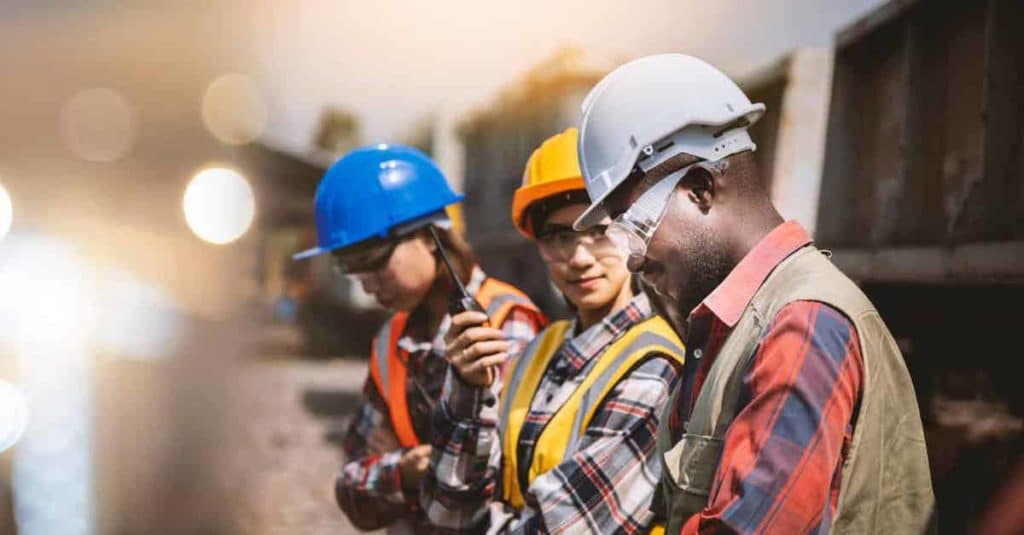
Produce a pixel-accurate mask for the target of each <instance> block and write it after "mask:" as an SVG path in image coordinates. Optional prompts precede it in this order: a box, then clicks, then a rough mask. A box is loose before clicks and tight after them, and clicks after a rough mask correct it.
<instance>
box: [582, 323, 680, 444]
mask: <svg viewBox="0 0 1024 535" xmlns="http://www.w3.org/2000/svg"><path fill="white" fill-rule="evenodd" d="M640 350H645V351H646V353H648V354H649V353H654V352H658V351H661V352H664V353H667V354H672V353H675V354H677V355H682V354H683V353H684V351H683V348H682V347H681V346H679V344H677V343H675V342H673V341H672V340H669V339H668V338H665V337H664V336H660V335H658V334H655V333H652V332H645V333H643V334H641V335H640V336H638V337H636V339H635V340H633V341H632V342H631V343H630V344H629V345H627V346H626V347H624V348H622V352H621V353H619V354H618V356H616V358H615V361H614V362H613V363H612V364H611V365H609V366H608V367H607V368H605V370H604V372H602V373H601V375H600V377H598V378H597V380H596V381H594V383H593V384H592V385H591V386H590V388H589V389H587V391H586V392H585V393H584V394H583V399H581V400H580V404H579V408H578V409H577V410H576V417H575V418H574V419H573V422H572V430H571V433H570V435H569V443H568V446H566V449H565V451H566V454H567V455H571V454H572V452H573V451H575V450H576V445H577V444H578V443H579V439H580V433H582V432H583V430H584V429H585V428H586V424H588V423H589V422H588V421H585V420H584V418H586V419H587V420H589V419H590V416H591V414H593V412H594V411H596V410H597V407H598V405H600V404H601V402H602V401H604V396H605V390H606V389H607V388H608V387H609V386H613V385H609V384H608V383H609V382H610V381H611V380H612V378H613V377H615V376H617V375H619V372H620V369H621V368H622V366H623V364H625V363H626V361H628V360H630V359H631V358H632V357H633V355H634V353H636V352H637V351H640ZM642 356H644V355H641V357H642Z"/></svg>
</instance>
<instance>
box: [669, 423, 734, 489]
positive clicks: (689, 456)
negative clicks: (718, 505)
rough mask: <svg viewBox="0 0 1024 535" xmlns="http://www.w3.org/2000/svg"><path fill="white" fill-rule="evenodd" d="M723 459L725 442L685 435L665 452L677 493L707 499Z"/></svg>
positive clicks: (670, 477)
mask: <svg viewBox="0 0 1024 535" xmlns="http://www.w3.org/2000/svg"><path fill="white" fill-rule="evenodd" d="M721 456H722V439H720V438H716V437H712V436H707V435H695V434H690V433H686V434H684V435H683V438H682V439H681V440H680V441H679V442H677V443H676V445H675V446H673V447H672V449H670V450H668V451H666V452H665V454H664V458H663V461H664V463H665V470H666V471H667V472H668V479H669V480H670V481H671V482H672V483H673V484H674V485H675V487H676V488H677V489H679V490H681V491H683V492H686V493H690V494H696V495H698V496H701V497H703V498H704V499H706V498H707V497H708V495H709V494H711V481H712V479H713V478H714V477H715V472H716V471H717V470H718V461H719V459H720V458H721Z"/></svg>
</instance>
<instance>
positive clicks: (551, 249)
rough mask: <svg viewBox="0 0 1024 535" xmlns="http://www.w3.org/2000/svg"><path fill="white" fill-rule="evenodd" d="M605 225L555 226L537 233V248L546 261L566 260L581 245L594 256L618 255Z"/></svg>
mask: <svg viewBox="0 0 1024 535" xmlns="http://www.w3.org/2000/svg"><path fill="white" fill-rule="evenodd" d="M607 228H608V226H607V225H595V226H593V227H590V228H588V229H585V230H573V229H572V227H568V226H566V227H555V228H552V229H550V230H546V231H544V232H542V233H541V234H539V235H537V250H538V251H539V252H540V256H541V258H543V259H544V261H546V262H568V261H569V259H571V258H572V256H573V254H575V253H576V248H577V247H579V246H580V245H582V246H583V247H585V248H586V249H587V251H588V252H589V253H590V254H591V255H593V256H594V258H603V257H606V256H616V255H619V250H618V248H616V247H615V244H614V243H613V242H612V241H611V240H609V239H608V236H606V235H605V230H606V229H607Z"/></svg>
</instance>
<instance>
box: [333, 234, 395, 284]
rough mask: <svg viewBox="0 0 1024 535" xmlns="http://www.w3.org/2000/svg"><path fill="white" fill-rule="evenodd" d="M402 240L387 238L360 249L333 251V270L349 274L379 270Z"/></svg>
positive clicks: (356, 274)
mask: <svg viewBox="0 0 1024 535" xmlns="http://www.w3.org/2000/svg"><path fill="white" fill-rule="evenodd" d="M402 241H403V240H399V239H394V240H388V241H386V242H384V243H381V244H376V245H374V246H371V247H368V248H366V249H363V250H360V251H354V252H344V253H335V254H334V270H335V271H336V272H337V273H338V274H339V275H351V276H358V275H366V274H368V273H375V272H377V271H380V270H381V269H383V268H384V267H385V266H387V265H388V262H390V261H391V255H392V254H394V252H395V249H396V248H398V244H399V243H401V242H402Z"/></svg>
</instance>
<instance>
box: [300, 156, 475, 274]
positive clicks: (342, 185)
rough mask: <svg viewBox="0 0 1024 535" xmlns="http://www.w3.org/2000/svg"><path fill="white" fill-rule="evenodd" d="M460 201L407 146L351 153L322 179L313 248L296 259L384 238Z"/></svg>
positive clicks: (437, 171)
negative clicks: (396, 228) (315, 244)
mask: <svg viewBox="0 0 1024 535" xmlns="http://www.w3.org/2000/svg"><path fill="white" fill-rule="evenodd" d="M461 200H462V195H457V194H455V192H453V191H452V189H451V187H449V186H448V182H447V181H446V180H445V179H444V175H443V174H442V173H441V170H440V169H438V167H437V165H435V164H434V162H433V161H431V160H430V158H429V157H427V155H426V154H423V153H422V152H420V151H419V150H417V149H414V148H412V147H407V146H405V145H371V146H367V147H361V148H358V149H355V150H353V151H352V152H349V153H348V154H346V155H345V156H344V157H342V158H341V159H340V160H338V161H337V162H335V163H334V165H332V166H331V168H330V169H328V170H327V172H326V173H325V174H324V178H323V179H322V180H321V181H320V186H319V187H317V190H316V198H315V200H314V201H313V204H314V207H315V208H314V210H315V211H316V235H317V247H314V248H313V249H309V250H308V251H303V252H301V253H298V254H296V255H294V256H293V258H295V259H296V260H298V259H302V258H309V257H311V256H316V255H320V254H324V253H329V252H331V251H335V250H338V249H343V248H345V247H350V246H352V245H355V244H357V243H359V242H362V241H365V240H368V239H370V238H377V237H379V238H386V237H387V236H388V235H389V234H390V233H391V231H392V230H394V229H395V227H398V226H402V225H405V224H408V223H411V222H414V221H417V220H419V219H423V218H426V217H428V216H431V215H436V214H437V213H438V212H442V211H443V210H444V208H445V207H446V206H448V205H451V204H455V203H457V202H459V201H461Z"/></svg>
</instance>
